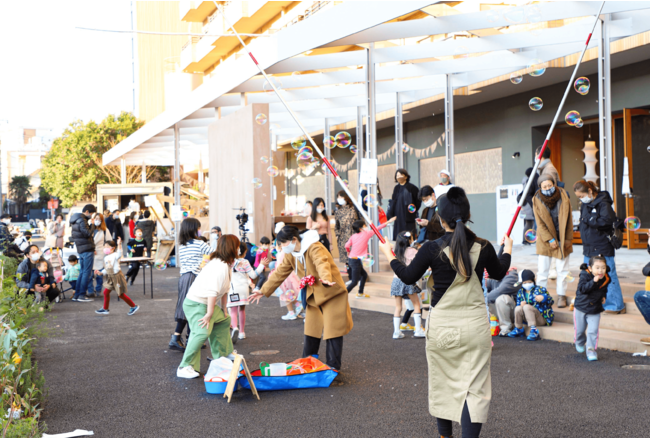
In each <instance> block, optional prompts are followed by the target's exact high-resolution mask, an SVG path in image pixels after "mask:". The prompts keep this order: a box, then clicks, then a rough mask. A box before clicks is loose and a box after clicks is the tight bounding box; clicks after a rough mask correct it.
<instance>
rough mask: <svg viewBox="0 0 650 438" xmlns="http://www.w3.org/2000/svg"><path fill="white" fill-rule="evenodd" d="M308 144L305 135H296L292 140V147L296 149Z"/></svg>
mask: <svg viewBox="0 0 650 438" xmlns="http://www.w3.org/2000/svg"><path fill="white" fill-rule="evenodd" d="M306 144H307V139H306V138H305V137H296V138H294V139H293V140H291V147H292V148H294V149H295V150H298V149H300V148H302V147H303V146H305V145H306Z"/></svg>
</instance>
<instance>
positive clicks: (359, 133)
mask: <svg viewBox="0 0 650 438" xmlns="http://www.w3.org/2000/svg"><path fill="white" fill-rule="evenodd" d="M363 135H364V133H363V107H362V106H358V107H357V186H356V187H355V188H356V190H357V198H358V199H359V203H360V204H363V199H361V182H360V181H359V179H360V177H361V159H362V158H363V157H364V153H363V151H364V147H363ZM348 179H349V178H348Z"/></svg>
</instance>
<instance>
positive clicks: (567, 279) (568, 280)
mask: <svg viewBox="0 0 650 438" xmlns="http://www.w3.org/2000/svg"><path fill="white" fill-rule="evenodd" d="M574 281H576V279H575V277H574V276H573V275H571V273H568V274H567V275H566V277H564V282H565V283H573V282H574Z"/></svg>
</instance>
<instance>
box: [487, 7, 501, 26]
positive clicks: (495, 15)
mask: <svg viewBox="0 0 650 438" xmlns="http://www.w3.org/2000/svg"><path fill="white" fill-rule="evenodd" d="M498 20H499V12H497V11H495V10H494V9H490V10H489V11H488V13H487V21H488V23H495V22H497V21H498Z"/></svg>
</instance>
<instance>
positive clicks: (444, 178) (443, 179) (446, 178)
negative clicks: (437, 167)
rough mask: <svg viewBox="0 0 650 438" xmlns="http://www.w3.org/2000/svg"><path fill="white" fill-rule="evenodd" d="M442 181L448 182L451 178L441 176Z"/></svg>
mask: <svg viewBox="0 0 650 438" xmlns="http://www.w3.org/2000/svg"><path fill="white" fill-rule="evenodd" d="M440 182H442V183H443V184H447V183H448V182H449V178H448V177H446V176H441V177H440Z"/></svg>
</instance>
